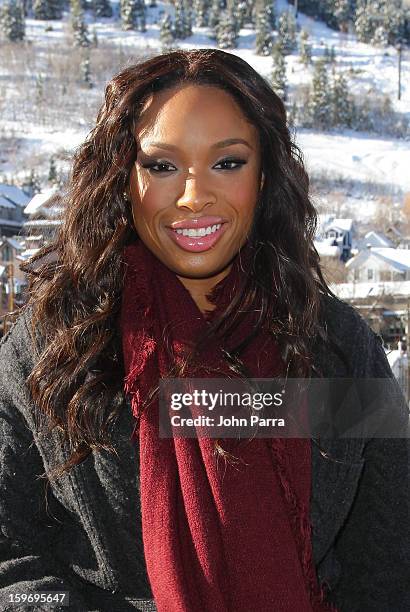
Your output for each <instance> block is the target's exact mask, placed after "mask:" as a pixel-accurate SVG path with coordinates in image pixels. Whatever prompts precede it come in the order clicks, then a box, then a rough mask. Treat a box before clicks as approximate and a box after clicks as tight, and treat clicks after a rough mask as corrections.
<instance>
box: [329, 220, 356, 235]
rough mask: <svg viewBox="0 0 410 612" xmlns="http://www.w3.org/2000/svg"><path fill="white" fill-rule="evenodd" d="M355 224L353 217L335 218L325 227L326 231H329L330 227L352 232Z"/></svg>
mask: <svg viewBox="0 0 410 612" xmlns="http://www.w3.org/2000/svg"><path fill="white" fill-rule="evenodd" d="M352 226H353V219H342V218H339V219H333V220H332V221H330V223H328V224H327V225H326V226H325V227H324V231H325V232H327V231H329V230H330V229H333V228H335V229H340V230H342V231H344V232H350V231H351V229H352Z"/></svg>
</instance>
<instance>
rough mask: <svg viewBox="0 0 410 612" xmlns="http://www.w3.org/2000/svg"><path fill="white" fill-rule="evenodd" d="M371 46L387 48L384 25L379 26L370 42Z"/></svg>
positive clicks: (387, 34)
mask: <svg viewBox="0 0 410 612" xmlns="http://www.w3.org/2000/svg"><path fill="white" fill-rule="evenodd" d="M370 42H371V43H372V45H376V46H377V47H387V45H388V44H389V33H388V32H387V31H386V28H385V26H384V25H379V26H378V27H377V28H376V29H375V31H374V34H373V36H372V38H371V40H370Z"/></svg>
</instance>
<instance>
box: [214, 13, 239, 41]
mask: <svg viewBox="0 0 410 612" xmlns="http://www.w3.org/2000/svg"><path fill="white" fill-rule="evenodd" d="M237 36H238V32H237V24H236V22H235V21H234V18H233V14H232V13H231V12H229V11H224V13H223V14H222V16H221V19H220V21H219V23H218V25H217V26H216V44H217V46H218V47H219V48H220V49H234V48H235V47H236V44H237Z"/></svg>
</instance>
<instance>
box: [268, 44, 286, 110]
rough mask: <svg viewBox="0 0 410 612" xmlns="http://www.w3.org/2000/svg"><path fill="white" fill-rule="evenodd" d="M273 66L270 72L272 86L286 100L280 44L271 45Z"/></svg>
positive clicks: (284, 62) (284, 67)
mask: <svg viewBox="0 0 410 612" xmlns="http://www.w3.org/2000/svg"><path fill="white" fill-rule="evenodd" d="M272 62H273V68H272V73H271V83H272V87H273V89H274V90H275V92H276V93H277V95H278V96H279V97H280V98H282V100H286V98H287V89H288V87H287V79H286V60H285V55H284V53H283V48H282V45H280V44H278V43H276V44H274V45H273V47H272Z"/></svg>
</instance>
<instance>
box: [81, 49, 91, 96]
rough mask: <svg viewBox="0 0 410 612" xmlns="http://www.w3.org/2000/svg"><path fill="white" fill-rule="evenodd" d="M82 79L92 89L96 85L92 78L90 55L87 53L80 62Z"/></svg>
mask: <svg viewBox="0 0 410 612" xmlns="http://www.w3.org/2000/svg"><path fill="white" fill-rule="evenodd" d="M80 72H81V76H82V78H81V80H82V82H83V83H84V84H85V86H86V87H88V88H89V89H92V88H93V87H94V85H93V82H92V80H91V68H90V55H89V53H87V54H86V55H85V56H84V58H83V59H82V60H81V63H80Z"/></svg>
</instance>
